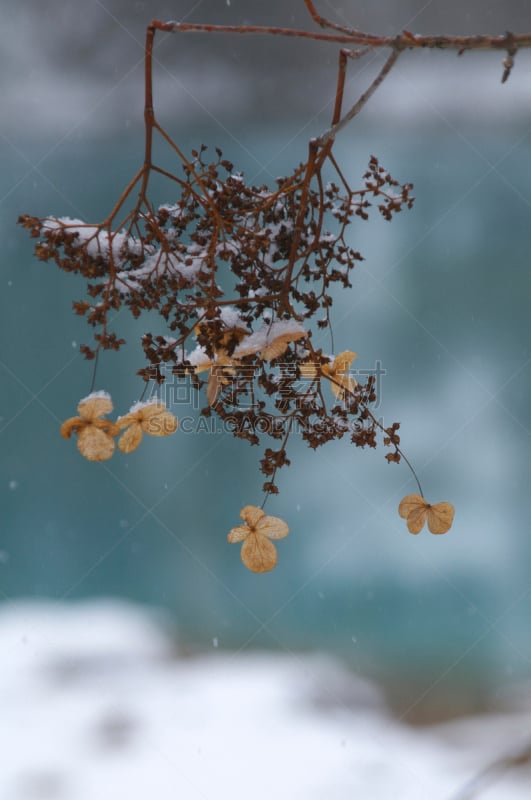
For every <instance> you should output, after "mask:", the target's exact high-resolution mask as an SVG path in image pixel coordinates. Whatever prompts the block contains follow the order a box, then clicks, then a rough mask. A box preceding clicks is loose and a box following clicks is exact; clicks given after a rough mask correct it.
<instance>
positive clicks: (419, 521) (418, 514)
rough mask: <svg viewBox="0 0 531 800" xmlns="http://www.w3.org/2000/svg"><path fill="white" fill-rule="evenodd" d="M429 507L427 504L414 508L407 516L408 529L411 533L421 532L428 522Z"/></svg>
mask: <svg viewBox="0 0 531 800" xmlns="http://www.w3.org/2000/svg"><path fill="white" fill-rule="evenodd" d="M427 515H428V509H427V507H426V506H424V507H423V508H414V509H413V511H410V512H409V514H408V516H407V520H406V521H407V529H408V531H409V532H410V533H420V532H421V530H422V529H423V527H424V523H425V522H426V517H427Z"/></svg>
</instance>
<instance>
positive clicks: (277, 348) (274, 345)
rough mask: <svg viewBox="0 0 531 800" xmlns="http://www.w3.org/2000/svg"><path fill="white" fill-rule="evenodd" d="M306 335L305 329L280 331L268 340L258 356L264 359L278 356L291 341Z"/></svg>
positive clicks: (268, 359) (269, 359) (267, 359)
mask: <svg viewBox="0 0 531 800" xmlns="http://www.w3.org/2000/svg"><path fill="white" fill-rule="evenodd" d="M306 336H308V334H307V332H306V331H305V330H301V331H289V332H287V333H281V334H279V335H278V336H275V338H274V339H273V340H272V341H271V342H268V344H267V345H266V346H265V347H264V348H263V350H262V351H261V353H260V356H261V357H262V359H263V360H264V361H272V360H273V359H274V358H278V357H279V356H281V355H283V353H285V352H286V350H287V349H288V345H289V344H291V342H296V341H298V340H299V339H304V338H306Z"/></svg>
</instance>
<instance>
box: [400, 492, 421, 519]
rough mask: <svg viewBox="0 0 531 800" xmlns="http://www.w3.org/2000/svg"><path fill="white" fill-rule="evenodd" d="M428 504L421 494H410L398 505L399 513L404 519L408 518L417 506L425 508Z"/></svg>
mask: <svg viewBox="0 0 531 800" xmlns="http://www.w3.org/2000/svg"><path fill="white" fill-rule="evenodd" d="M427 505H428V504H427V503H426V501H425V500H424V498H423V497H422V495H420V494H408V495H406V497H404V498H403V499H402V500H401V502H400V505H399V506H398V513H399V514H400V516H401V517H402V518H403V519H407V517H408V516H409V514H410V513H411V512H412V511H414V510H415V509H417V508H425V507H426V506H427Z"/></svg>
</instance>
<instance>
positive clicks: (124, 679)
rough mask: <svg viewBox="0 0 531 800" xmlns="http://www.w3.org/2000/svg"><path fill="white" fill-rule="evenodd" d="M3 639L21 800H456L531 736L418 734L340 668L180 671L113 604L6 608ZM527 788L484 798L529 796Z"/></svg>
mask: <svg viewBox="0 0 531 800" xmlns="http://www.w3.org/2000/svg"><path fill="white" fill-rule="evenodd" d="M0 641H1V642H2V652H3V655H2V659H0V698H1V702H2V717H1V718H2V725H1V726H0V752H1V753H2V770H0V797H2V798H4V797H5V798H9V799H10V800H35V799H37V800H38V798H48V799H49V798H57V800H61V798H68V799H69V800H105V798H108V797H124V798H127V800H145V798H146V797H148V798H152V799H153V800H175V798H176V797H179V798H180V797H182V798H186V800H229V798H230V800H248V798H249V797H252V798H253V800H266V798H267V800H271V798H275V800H324V799H326V800H351V799H353V798H358V797H359V798H362V797H363V798H365V797H367V798H370V800H381V799H382V800H383V798H385V800H389V798H393V799H394V800H395V799H398V798H403V800H421V799H422V800H425V798H427V797H429V798H430V800H450V798H452V796H453V794H454V793H455V792H456V791H457V789H458V788H460V787H461V786H463V785H464V784H465V783H466V782H467V780H468V779H470V778H471V777H472V776H474V775H475V774H476V773H477V771H478V770H479V769H481V768H482V767H483V766H484V765H485V764H488V763H489V762H490V761H491V760H492V758H495V757H498V756H499V755H500V750H499V748H500V742H503V743H504V745H505V746H507V748H510V745H511V744H512V743H515V744H518V742H517V741H516V742H515V741H514V736H515V735H516V734H517V733H518V735H522V733H523V731H524V729H528V728H529V721H528V720H529V718H528V716H527V715H520V716H516V715H506V716H502V715H498V716H497V717H483V718H481V720H479V721H477V720H469V721H468V722H467V723H451V724H447V725H445V726H440V727H439V728H434V729H431V730H429V729H422V730H414V729H409V728H406V727H405V726H403V725H401V724H400V723H399V722H397V721H395V720H393V719H392V718H391V717H390V716H389V715H388V714H387V713H386V711H385V709H384V707H383V704H382V702H381V699H380V697H379V694H378V692H377V691H376V690H375V689H374V688H373V687H370V686H367V684H366V683H365V682H363V681H361V680H360V679H358V678H356V677H354V676H352V675H351V674H350V673H348V672H347V671H346V670H344V669H343V668H342V667H341V666H340V665H338V664H337V663H336V662H334V661H332V660H330V659H329V658H326V657H322V656H313V657H308V656H306V655H305V656H300V655H298V654H285V655H272V654H260V655H258V654H247V653H235V654H234V655H232V654H227V653H222V652H219V651H217V650H216V651H215V653H213V654H212V655H204V656H202V657H196V658H178V657H177V656H176V651H175V649H174V645H173V643H172V641H171V639H170V638H169V637H168V636H166V635H165V634H164V633H163V632H162V630H161V629H160V627H159V626H158V625H156V624H155V622H154V621H153V620H152V619H151V618H150V617H149V616H148V614H147V612H145V611H142V610H139V609H135V608H132V607H128V606H127V605H124V604H119V603H113V602H105V603H104V602H97V603H87V604H79V605H73V606H63V605H54V604H42V605H34V604H33V605H28V604H21V605H9V606H4V607H3V609H1V610H0ZM494 731H495V732H496V735H495V736H493V732H494ZM484 732H486V734H485V735H484ZM526 777H527V776H526V773H525V771H523V772H522V771H520V772H512V773H509V775H506V776H504V777H503V779H502V780H501V781H500V783H499V784H498V785H497V786H496V787H494V788H491V789H490V790H489V792H488V793H487V795H486V796H488V798H489V800H502V799H503V800H523V798H528V797H529V783H526Z"/></svg>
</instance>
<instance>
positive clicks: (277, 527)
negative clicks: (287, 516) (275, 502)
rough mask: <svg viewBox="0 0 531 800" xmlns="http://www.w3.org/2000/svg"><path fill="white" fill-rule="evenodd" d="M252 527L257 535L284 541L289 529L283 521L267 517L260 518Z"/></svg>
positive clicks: (278, 518)
mask: <svg viewBox="0 0 531 800" xmlns="http://www.w3.org/2000/svg"><path fill="white" fill-rule="evenodd" d="M254 527H255V531H256V532H257V533H260V534H262V535H263V536H267V537H268V538H269V539H284V538H285V537H286V536H287V535H288V533H289V528H288V526H287V524H286V523H285V522H284V520H283V519H280V517H270V516H269V515H268V516H264V517H261V519H259V520H258V522H257V523H256V525H255V526H254Z"/></svg>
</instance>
